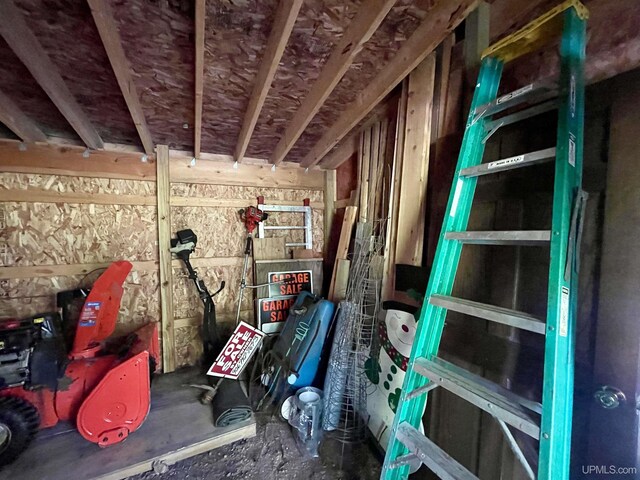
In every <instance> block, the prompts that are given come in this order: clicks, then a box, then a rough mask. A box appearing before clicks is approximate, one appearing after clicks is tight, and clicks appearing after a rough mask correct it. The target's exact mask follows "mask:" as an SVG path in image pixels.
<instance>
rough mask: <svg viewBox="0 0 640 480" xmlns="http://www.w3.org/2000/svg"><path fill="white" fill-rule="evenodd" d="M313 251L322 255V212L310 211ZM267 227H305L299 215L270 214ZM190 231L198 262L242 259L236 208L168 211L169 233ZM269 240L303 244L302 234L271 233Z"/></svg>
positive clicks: (242, 233) (243, 233) (242, 237)
mask: <svg viewBox="0 0 640 480" xmlns="http://www.w3.org/2000/svg"><path fill="white" fill-rule="evenodd" d="M312 211H313V213H312V216H313V219H312V229H313V233H312V236H313V249H314V250H315V251H317V252H322V249H323V246H324V241H323V233H322V232H323V221H324V220H323V218H324V217H323V211H322V210H319V209H312ZM266 224H267V225H272V226H276V225H293V226H301V225H304V218H303V215H302V214H301V213H288V212H278V213H276V212H270V213H269V218H268V220H267V222H266ZM184 228H191V229H192V230H193V231H194V232H195V233H196V235H198V245H197V247H196V252H195V256H196V257H199V258H212V257H241V256H243V255H244V245H245V238H246V236H247V232H246V229H245V227H244V224H243V223H242V221H241V220H240V216H239V214H238V209H237V208H230V207H171V230H172V232H175V231H178V230H182V229H184ZM268 234H269V236H276V235H278V236H284V237H285V238H286V239H287V241H288V242H302V241H303V237H302V231H301V230H285V231H270V232H268Z"/></svg>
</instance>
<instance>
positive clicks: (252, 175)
mask: <svg viewBox="0 0 640 480" xmlns="http://www.w3.org/2000/svg"><path fill="white" fill-rule="evenodd" d="M237 167H238V168H234V165H233V163H231V162H215V161H209V160H199V161H198V162H196V164H195V165H194V166H191V158H184V157H179V158H174V157H172V158H171V181H172V182H181V183H203V184H218V185H244V186H255V187H277V188H292V189H310V190H323V189H324V172H322V171H320V170H313V171H308V172H305V170H304V169H302V168H300V167H299V166H298V167H292V168H283V167H278V168H275V171H274V169H273V168H272V166H271V165H249V164H244V163H241V164H239V165H238V166H237Z"/></svg>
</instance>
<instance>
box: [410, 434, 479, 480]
mask: <svg viewBox="0 0 640 480" xmlns="http://www.w3.org/2000/svg"><path fill="white" fill-rule="evenodd" d="M397 436H398V440H400V441H401V442H402V443H403V444H404V445H405V446H406V447H407V448H408V449H409V451H410V452H411V454H409V455H406V456H405V457H406V458H404V459H402V458H401V459H398V464H397V466H402V465H406V464H407V463H408V462H410V461H411V460H413V459H414V458H416V457H417V458H419V459H420V461H421V462H422V463H424V464H425V465H426V466H427V467H428V468H429V469H431V470H432V471H433V472H434V473H435V474H437V475H438V476H439V477H440V478H442V479H445V480H478V477H476V476H475V475H473V474H471V473H470V472H469V470H467V469H466V468H464V467H463V466H462V465H460V464H459V463H458V462H456V461H455V460H454V459H453V458H451V457H450V456H449V455H448V454H447V453H446V452H445V451H444V450H442V449H441V448H440V447H438V446H437V445H436V444H435V443H433V442H432V441H431V440H429V439H428V438H427V437H425V436H424V435H422V434H421V433H420V432H419V431H418V430H416V429H415V428H413V427H412V426H411V425H410V424H408V423H406V422H405V423H402V424H401V425H400V426H399V428H398V433H397Z"/></svg>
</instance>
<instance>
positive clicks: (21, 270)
mask: <svg viewBox="0 0 640 480" xmlns="http://www.w3.org/2000/svg"><path fill="white" fill-rule="evenodd" d="M131 263H132V264H133V270H134V271H138V272H142V271H145V272H152V271H157V270H158V262H156V261H153V260H148V261H147V260H143V261H132V262H131ZM109 265H111V262H104V263H77V264H70V265H24V266H19V267H0V280H11V279H19V278H43V277H63V276H68V275H87V274H88V273H91V272H93V271H94V270H98V269H100V268H107V267H108V266H109Z"/></svg>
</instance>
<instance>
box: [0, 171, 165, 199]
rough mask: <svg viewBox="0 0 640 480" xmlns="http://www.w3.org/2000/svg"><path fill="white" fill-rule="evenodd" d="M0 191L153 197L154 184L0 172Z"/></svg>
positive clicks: (154, 192)
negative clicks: (42, 191)
mask: <svg viewBox="0 0 640 480" xmlns="http://www.w3.org/2000/svg"><path fill="white" fill-rule="evenodd" d="M0 190H46V191H53V192H68V193H105V194H113V195H143V196H149V197H155V194H156V182H146V181H138V180H119V179H109V178H88V177H68V176H62V175H36V174H26V173H2V172H0Z"/></svg>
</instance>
